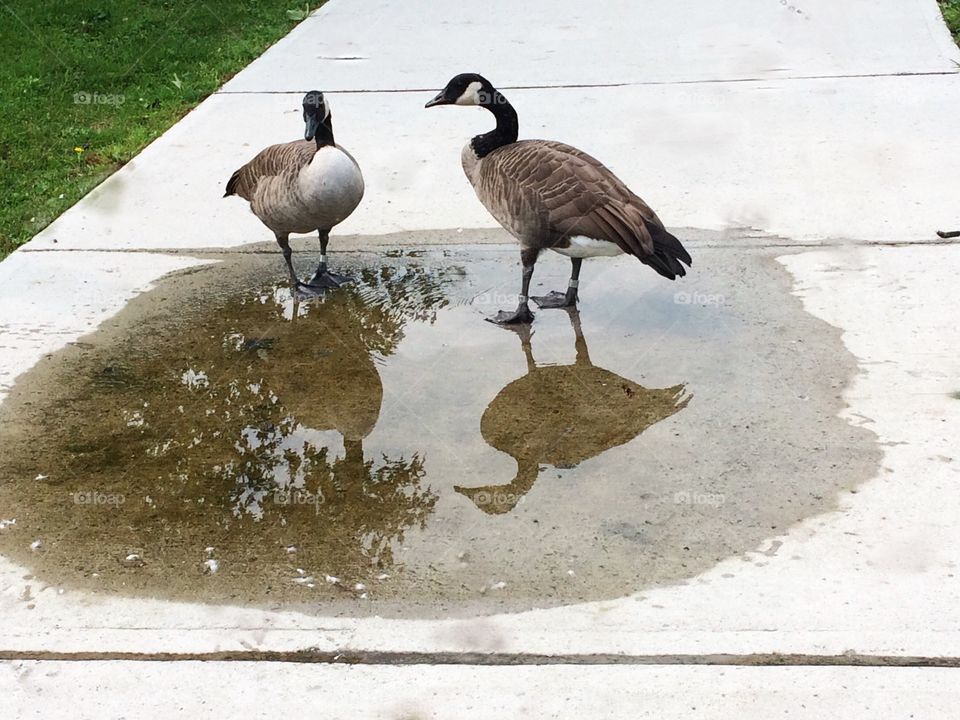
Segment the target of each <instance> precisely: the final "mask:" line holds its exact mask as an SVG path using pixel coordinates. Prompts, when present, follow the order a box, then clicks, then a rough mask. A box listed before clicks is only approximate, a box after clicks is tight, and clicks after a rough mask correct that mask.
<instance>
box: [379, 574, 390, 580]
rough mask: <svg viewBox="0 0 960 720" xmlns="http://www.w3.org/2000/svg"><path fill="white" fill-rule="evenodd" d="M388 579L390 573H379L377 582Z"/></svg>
mask: <svg viewBox="0 0 960 720" xmlns="http://www.w3.org/2000/svg"><path fill="white" fill-rule="evenodd" d="M388 577H390V573H380V574H379V575H377V580H386V579H387V578H388Z"/></svg>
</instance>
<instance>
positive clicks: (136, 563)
mask: <svg viewBox="0 0 960 720" xmlns="http://www.w3.org/2000/svg"><path fill="white" fill-rule="evenodd" d="M120 564H121V565H124V566H126V567H143V566H144V564H145V563H144V562H143V558H142V557H140V554H139V553H130V554H129V555H127V556H126V557H125V558H124V559H123V560H121V561H120Z"/></svg>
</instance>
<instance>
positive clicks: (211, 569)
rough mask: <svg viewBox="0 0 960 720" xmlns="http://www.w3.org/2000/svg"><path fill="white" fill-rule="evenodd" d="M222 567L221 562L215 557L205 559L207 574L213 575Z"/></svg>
mask: <svg viewBox="0 0 960 720" xmlns="http://www.w3.org/2000/svg"><path fill="white" fill-rule="evenodd" d="M219 569H220V563H218V562H217V561H216V560H214V559H213V558H207V559H206V560H204V561H203V572H204V573H206V574H207V575H213V574H214V573H215V572H216V571H217V570H219Z"/></svg>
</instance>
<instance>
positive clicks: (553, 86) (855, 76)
mask: <svg viewBox="0 0 960 720" xmlns="http://www.w3.org/2000/svg"><path fill="white" fill-rule="evenodd" d="M940 75H960V68H956V69H952V70H911V71H904V72H888V73H852V74H848V75H844V74H830V75H827V74H825V75H786V76H775V75H769V76H766V77H745V78H704V79H698V80H640V81H636V82H614V83H545V84H542V85H503V86H502V87H501V88H500V89H501V90H564V89H587V88H600V89H603V88H620V87H643V86H657V85H716V84H727V83H751V82H770V81H775V82H777V81H782V80H794V81H796V80H799V81H803V80H859V79H867V78H900V77H936V76H940ZM436 90H437V89H436V88H435V87H429V88H375V89H367V90H362V89H348V90H327V91H325V92H327V93H328V94H330V95H364V94H373V93H428V92H436ZM305 92H308V91H307V90H299V89H291V90H218V91H216V92H215V93H213V94H214V95H294V94H297V95H300V94H303V93H305Z"/></svg>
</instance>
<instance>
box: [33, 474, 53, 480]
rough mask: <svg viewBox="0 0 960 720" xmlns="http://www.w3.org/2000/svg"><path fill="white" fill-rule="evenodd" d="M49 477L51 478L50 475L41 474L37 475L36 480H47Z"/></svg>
mask: <svg viewBox="0 0 960 720" xmlns="http://www.w3.org/2000/svg"><path fill="white" fill-rule="evenodd" d="M48 477H50V476H49V475H44V474H43V473H40V474H39V475H37V476H36V477H35V478H34V480H46V479H47V478H48Z"/></svg>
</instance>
